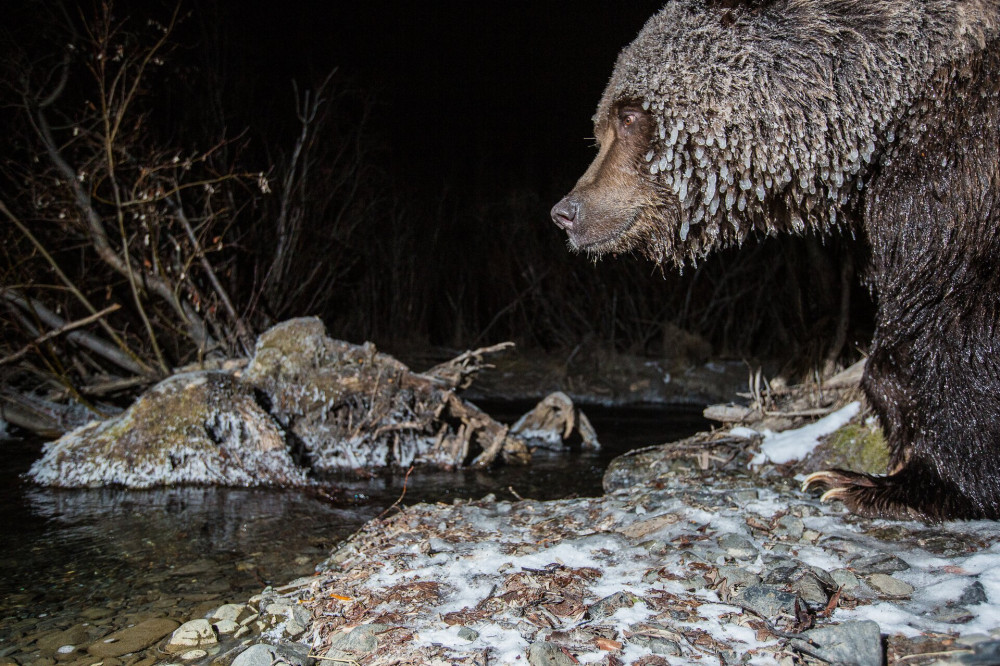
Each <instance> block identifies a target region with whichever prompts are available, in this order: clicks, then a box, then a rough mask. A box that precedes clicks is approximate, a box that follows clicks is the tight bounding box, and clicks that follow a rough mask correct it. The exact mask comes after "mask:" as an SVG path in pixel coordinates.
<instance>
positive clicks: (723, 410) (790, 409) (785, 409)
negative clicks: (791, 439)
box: [703, 359, 865, 430]
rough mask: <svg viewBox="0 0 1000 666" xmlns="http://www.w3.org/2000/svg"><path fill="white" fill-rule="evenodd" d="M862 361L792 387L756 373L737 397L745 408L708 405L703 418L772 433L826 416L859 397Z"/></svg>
mask: <svg viewBox="0 0 1000 666" xmlns="http://www.w3.org/2000/svg"><path fill="white" fill-rule="evenodd" d="M864 369H865V359H862V360H860V361H858V362H857V363H855V364H853V365H851V366H850V367H848V368H846V369H845V370H842V371H841V372H839V373H837V374H835V375H834V376H833V377H830V378H829V379H827V380H825V381H817V382H811V383H805V384H796V385H792V386H775V385H773V384H772V383H769V382H768V381H767V380H765V379H764V378H763V376H762V373H761V372H760V371H759V370H758V371H757V372H756V373H753V374H752V375H751V377H750V382H749V388H750V390H749V391H748V392H746V393H740V394H739V396H740V397H742V398H746V399H747V400H748V404H747V405H737V404H733V403H729V404H722V405H709V406H708V407H706V408H705V410H704V412H703V414H704V416H705V418H707V419H710V420H712V421H719V422H722V423H726V424H743V425H751V424H753V425H763V426H764V427H769V428H771V429H773V430H779V429H785V428H789V427H792V426H793V422H794V420H795V419H802V418H816V417H822V416H826V415H827V414H830V413H832V412H834V411H836V410H837V409H839V408H840V407H842V406H843V405H844V404H845V403H846V402H848V401H850V400H854V399H857V398H858V397H860V386H861V376H862V374H863V373H864Z"/></svg>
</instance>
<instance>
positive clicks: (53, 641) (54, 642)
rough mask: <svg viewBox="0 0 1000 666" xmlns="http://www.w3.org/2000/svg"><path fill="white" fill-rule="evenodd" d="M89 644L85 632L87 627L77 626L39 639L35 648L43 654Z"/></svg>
mask: <svg viewBox="0 0 1000 666" xmlns="http://www.w3.org/2000/svg"><path fill="white" fill-rule="evenodd" d="M89 642H90V634H89V632H88V631H87V627H85V626H84V625H82V624H77V625H74V626H72V627H70V628H69V629H64V630H63V631H57V632H54V633H51V634H48V635H47V636H43V637H42V638H39V639H38V642H37V643H35V647H37V648H38V649H39V650H42V651H43V652H51V651H53V650H58V649H60V648H62V647H64V646H66V645H80V644H81V643H89ZM63 654H65V653H63Z"/></svg>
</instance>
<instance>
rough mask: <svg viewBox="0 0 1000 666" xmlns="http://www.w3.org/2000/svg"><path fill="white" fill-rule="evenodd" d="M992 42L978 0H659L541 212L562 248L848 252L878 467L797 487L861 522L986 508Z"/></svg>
mask: <svg viewBox="0 0 1000 666" xmlns="http://www.w3.org/2000/svg"><path fill="white" fill-rule="evenodd" d="M998 31H1000V2H997V1H996V0H965V1H959V0H927V1H926V2H919V3H911V2H903V1H902V0H781V1H774V2H751V3H740V2H732V1H731V2H724V3H723V2H703V1H701V0H676V1H675V2H671V3H669V4H668V5H667V6H666V7H665V8H664V9H663V10H662V11H661V12H660V13H659V14H657V15H656V16H654V17H653V18H652V19H650V21H649V22H648V23H647V25H646V26H645V28H644V29H643V31H642V32H641V33H640V35H639V37H637V38H636V40H635V41H634V42H633V43H632V44H631V45H629V46H628V47H627V48H626V49H625V50H624V51H623V52H622V54H621V56H619V59H618V63H617V65H616V67H615V71H614V73H613V75H612V78H611V81H610V82H609V84H608V87H607V89H606V90H605V93H604V95H603V97H602V100H601V102H600V105H599V107H598V112H597V115H596V116H595V129H596V132H597V136H598V138H599V140H600V141H601V154H600V155H599V157H598V159H597V160H595V164H594V165H592V166H591V169H589V170H588V172H587V173H586V174H585V175H584V177H583V178H581V180H580V182H579V183H578V184H577V186H576V187H575V188H574V190H573V192H571V193H570V194H569V195H567V198H566V199H564V200H563V202H560V204H558V205H557V208H556V209H553V211H554V217H556V218H558V216H557V215H556V211H557V209H559V206H562V207H563V208H562V209H561V210H563V211H567V210H572V212H573V214H575V215H576V216H577V217H576V218H575V219H573V220H571V221H567V216H566V213H565V212H564V213H563V217H562V219H561V221H560V219H557V222H560V223H561V224H562V225H563V226H566V227H567V228H568V231H569V236H570V240H571V244H572V245H573V246H574V247H576V248H577V249H581V250H583V251H589V252H593V253H604V252H625V251H633V250H638V251H640V252H643V253H645V254H646V255H648V256H650V257H651V258H653V259H654V260H657V261H660V262H672V263H675V264H680V265H683V264H684V263H686V262H688V261H696V260H697V259H698V258H700V257H702V256H704V255H705V254H707V253H708V252H710V251H713V250H715V249H717V248H719V247H723V246H726V245H731V244H735V243H739V242H741V241H742V240H743V239H744V238H746V236H747V235H748V234H751V233H767V234H775V233H784V232H799V231H805V230H811V231H819V232H827V231H831V230H842V231H846V232H848V233H850V234H852V235H854V236H855V237H857V238H858V239H859V240H866V241H867V243H868V245H869V247H870V250H871V251H870V257H871V260H870V265H869V266H868V269H867V282H868V284H869V285H870V287H871V289H872V291H873V293H874V294H875V297H876V301H877V308H878V311H877V318H876V332H875V336H874V340H873V343H872V349H871V355H870V358H869V361H868V365H867V368H866V374H865V377H864V381H863V387H864V390H865V392H866V394H867V396H868V398H869V400H870V402H871V404H872V406H873V408H874V410H875V411H876V413H877V414H878V416H879V418H880V421H881V423H882V426H883V428H884V429H885V432H886V435H887V438H888V441H889V444H890V447H891V452H892V463H891V465H890V472H892V473H891V474H890V475H889V476H887V477H868V476H862V475H856V474H852V473H847V472H839V471H838V472H831V473H828V474H827V476H825V477H823V476H820V477H818V478H817V483H819V484H826V485H829V486H831V487H833V488H835V489H837V492H836V493H834V495H835V496H837V497H838V498H840V499H842V500H844V501H845V502H846V503H847V504H848V506H849V507H850V508H851V509H852V510H854V511H856V512H858V513H861V514H864V515H869V516H883V517H899V518H908V517H918V518H924V519H932V520H933V519H944V518H983V517H985V518H994V519H996V518H1000V130H998V127H1000V110H998V109H1000V37H998ZM827 54H833V56H832V57H828V55H827ZM630 108H631V109H636V110H637V111H638V113H639V117H640V120H641V125H640V128H641V129H642V133H641V137H642V140H641V141H640V140H637V139H636V137H637V136H640V134H639V133H633V134H627V132H626V131H625V130H627V129H628V128H625V129H623V128H622V127H621V112H622V110H623V109H630ZM682 125H683V128H682V129H680V130H678V127H681V126H682ZM630 127H631V126H630ZM720 137H721V140H720ZM609 142H610V144H609ZM740 197H742V199H741V198H740ZM570 204H572V206H573V207H572V208H567V206H569V205H570ZM623 216H625V217H623ZM591 241H599V242H591Z"/></svg>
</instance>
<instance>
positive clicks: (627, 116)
mask: <svg viewBox="0 0 1000 666" xmlns="http://www.w3.org/2000/svg"><path fill="white" fill-rule="evenodd" d="M634 122H635V114H634V113H624V114H622V126H623V127H629V126H630V125H632V124H633V123H634Z"/></svg>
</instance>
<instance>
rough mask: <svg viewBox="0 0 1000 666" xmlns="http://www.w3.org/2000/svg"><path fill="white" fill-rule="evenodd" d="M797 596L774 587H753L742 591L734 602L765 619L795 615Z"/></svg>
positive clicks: (734, 598) (735, 597)
mask: <svg viewBox="0 0 1000 666" xmlns="http://www.w3.org/2000/svg"><path fill="white" fill-rule="evenodd" d="M795 599H796V596H795V595H794V594H792V593H790V592H785V591H784V590H782V589H781V588H779V587H776V586H774V585H751V586H749V587H746V588H744V589H742V590H740V591H739V592H738V593H737V594H736V595H735V596H734V597H733V602H734V603H736V604H739V605H740V606H741V607H743V608H746V609H748V610H751V611H753V612H755V613H757V614H758V615H761V616H763V617H765V618H774V617H777V616H779V615H794V614H795Z"/></svg>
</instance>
